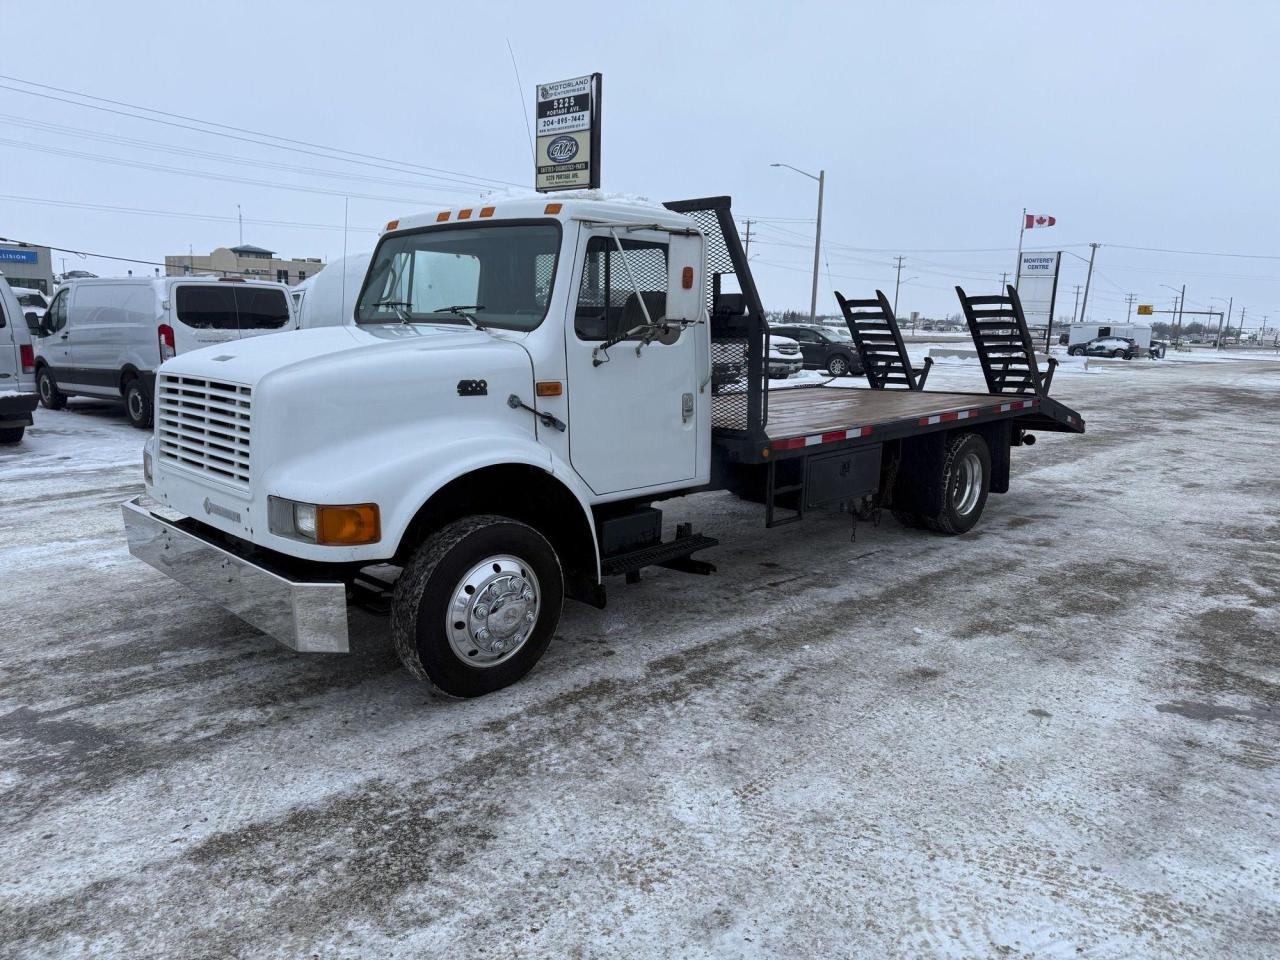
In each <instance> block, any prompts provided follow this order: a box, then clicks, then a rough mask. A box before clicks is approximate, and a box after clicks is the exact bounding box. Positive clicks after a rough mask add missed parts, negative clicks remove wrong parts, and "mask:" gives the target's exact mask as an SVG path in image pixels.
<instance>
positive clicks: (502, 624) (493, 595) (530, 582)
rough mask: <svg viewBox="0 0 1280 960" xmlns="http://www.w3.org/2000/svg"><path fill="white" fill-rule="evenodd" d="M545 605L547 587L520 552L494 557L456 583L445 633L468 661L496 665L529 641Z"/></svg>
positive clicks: (461, 656)
mask: <svg viewBox="0 0 1280 960" xmlns="http://www.w3.org/2000/svg"><path fill="white" fill-rule="evenodd" d="M541 609H542V591H541V588H540V587H539V584H538V577H537V575H536V574H535V573H534V572H533V568H532V567H530V566H529V564H527V563H526V562H525V561H523V560H521V559H520V558H519V557H513V556H510V555H506V554H504V555H501V556H495V557H489V558H487V559H485V560H482V561H480V562H479V563H477V564H476V565H475V566H474V567H472V568H471V569H470V570H468V571H467V572H466V574H464V575H463V577H462V579H461V580H459V581H458V584H457V586H456V587H454V589H453V595H452V598H451V599H450V601H449V609H448V610H447V611H446V613H445V634H446V635H447V636H448V638H449V646H450V647H451V648H452V649H453V653H454V656H456V657H457V658H458V659H459V660H461V661H462V662H463V663H465V664H467V665H469V666H472V667H479V668H482V669H483V668H487V667H496V666H497V665H498V664H500V663H504V662H505V661H507V660H509V659H511V658H512V657H513V656H515V655H516V654H517V653H518V652H519V651H520V649H521V648H522V647H523V646H524V645H525V644H526V643H527V642H528V640H529V637H531V636H532V635H533V631H534V628H535V627H536V626H537V625H538V616H539V614H540V612H541Z"/></svg>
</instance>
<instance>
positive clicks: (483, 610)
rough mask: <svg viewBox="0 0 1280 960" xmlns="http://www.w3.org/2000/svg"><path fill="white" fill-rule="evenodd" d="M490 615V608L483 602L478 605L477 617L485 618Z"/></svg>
mask: <svg viewBox="0 0 1280 960" xmlns="http://www.w3.org/2000/svg"><path fill="white" fill-rule="evenodd" d="M488 615H489V608H488V607H486V606H485V605H484V604H483V603H482V604H480V606H478V607H476V617H478V618H479V619H481V620H483V619H484V618H485V617H487V616H488Z"/></svg>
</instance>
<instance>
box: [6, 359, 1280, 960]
mask: <svg viewBox="0 0 1280 960" xmlns="http://www.w3.org/2000/svg"><path fill="white" fill-rule="evenodd" d="M929 386H930V387H931V388H934V387H936V388H939V389H943V388H953V389H954V388H968V389H977V388H978V383H977V374H976V367H964V366H962V365H954V366H943V365H940V366H939V367H938V368H937V369H936V370H935V371H934V372H933V374H932V375H931V379H930V383H929ZM1054 394H1055V395H1057V396H1059V397H1060V398H1061V399H1063V400H1064V401H1065V402H1067V403H1069V404H1070V405H1072V406H1073V407H1075V408H1076V409H1078V410H1079V411H1080V412H1081V413H1082V414H1083V415H1084V417H1085V418H1086V420H1087V421H1088V425H1089V432H1088V434H1087V435H1085V436H1084V437H1058V436H1042V437H1041V438H1040V442H1039V443H1038V444H1037V445H1036V446H1034V447H1029V448H1021V449H1018V450H1015V451H1014V456H1015V467H1014V469H1015V478H1014V485H1013V489H1012V490H1011V491H1010V493H1008V494H1007V495H1004V496H1000V497H994V498H993V499H992V500H991V502H990V503H989V504H988V507H987V513H986V515H985V517H984V519H983V521H982V523H981V524H980V525H979V527H978V529H977V530H976V531H974V532H973V533H971V534H969V535H966V536H964V537H960V538H956V539H940V538H937V537H934V536H932V535H927V534H923V533H920V532H913V531H907V530H904V529H901V528H899V527H898V526H897V525H896V524H895V523H894V522H893V521H892V520H889V519H888V518H886V519H885V520H884V522H883V523H882V524H881V525H879V526H878V527H877V526H872V525H870V524H860V525H859V526H858V529H857V536H856V540H853V541H852V542H851V539H850V523H849V520H848V518H847V517H844V516H842V515H839V514H834V513H833V514H828V515H825V516H824V515H811V516H810V518H809V519H807V520H806V522H805V523H804V524H803V525H802V526H791V527H781V528H777V529H775V530H772V531H762V530H761V529H759V528H760V526H761V517H760V508H759V507H756V506H753V505H750V504H745V503H740V502H738V501H735V500H733V499H731V498H729V497H728V496H727V495H723V494H704V495H699V496H696V497H693V498H689V499H688V500H687V501H684V502H680V501H677V502H673V503H671V504H669V505H667V507H666V509H667V519H668V521H669V522H674V521H675V520H677V519H690V520H693V521H694V522H695V524H696V525H697V526H698V527H700V528H701V529H703V530H705V532H707V533H709V534H711V535H712V536H717V537H719V538H721V541H722V546H721V547H720V548H718V549H717V550H715V551H712V552H710V553H708V554H707V555H706V558H707V559H710V560H713V561H715V562H716V563H717V564H718V565H719V568H720V569H719V573H718V574H716V575H715V576H712V577H710V578H699V577H691V576H686V575H682V574H679V573H674V572H668V571H656V572H651V573H646V575H645V577H644V579H643V581H642V582H641V583H640V584H638V585H634V586H626V585H624V584H623V583H622V582H621V581H616V582H612V583H611V584H610V586H609V589H610V602H609V606H608V608H607V609H606V610H605V611H596V610H593V609H589V608H586V607H584V606H581V605H577V604H569V605H568V606H566V609H565V616H564V618H563V620H562V622H561V626H560V630H559V633H558V636H557V638H556V640H555V642H554V643H553V644H552V647H551V649H550V651H549V653H548V654H547V656H546V657H545V658H544V659H543V661H542V662H541V663H540V665H539V666H538V667H537V668H536V669H535V670H534V672H533V673H532V674H531V675H530V676H529V677H528V678H527V679H526V680H524V681H523V682H521V683H519V684H517V685H516V686H515V687H513V688H510V689H508V690H504V691H501V692H499V693H497V694H494V695H491V696H489V697H486V698H482V699H480V700H475V701H468V702H458V701H449V700H444V699H440V698H437V697H435V696H433V695H431V694H430V693H429V692H428V691H427V690H426V688H424V687H423V686H422V685H420V684H419V683H418V682H416V681H414V680H412V679H411V678H410V677H409V676H408V674H406V673H405V672H404V671H402V670H401V669H400V667H399V664H398V662H397V660H396V656H395V653H394V651H393V649H392V647H391V644H390V641H389V639H388V638H387V637H386V636H385V634H384V631H383V625H382V623H381V622H380V621H379V620H377V619H375V618H373V617H362V618H360V620H359V623H358V632H357V636H356V637H355V639H354V641H353V647H354V650H355V652H354V653H352V654H350V655H346V656H328V657H326V656H320V655H312V656H298V655H294V654H291V653H290V652H288V651H287V650H284V649H283V648H280V647H278V646H276V645H275V644H274V643H273V642H271V641H270V640H268V639H266V638H265V637H263V636H262V635H261V634H258V633H257V632H256V631H255V630H253V629H252V628H249V627H247V626H245V625H244V624H242V623H241V622H240V621H238V620H236V619H235V618H233V617H232V616H230V615H229V614H226V613H224V612H222V611H221V610H219V609H218V608H216V607H213V606H210V605H207V604H204V603H202V602H199V601H197V600H196V599H195V598H194V597H192V596H191V595H189V594H187V593H186V592H185V591H183V590H182V589H181V588H179V587H178V586H177V585H175V584H174V583H173V582H171V581H169V580H167V579H166V578H164V577H163V576H161V575H160V574H158V573H156V572H155V571H153V570H152V569H150V568H149V567H147V566H145V565H143V564H141V563H139V562H137V561H135V560H134V559H133V558H132V557H130V556H129V554H128V552H127V551H126V549H125V546H124V538H123V533H122V529H121V520H120V511H119V507H118V504H119V502H120V501H121V500H123V499H124V498H125V497H126V496H128V495H130V494H131V493H132V492H134V491H136V490H138V489H140V480H141V477H140V474H141V464H140V458H141V447H142V441H143V436H142V434H141V433H139V432H138V431H136V430H134V429H132V428H130V427H129V426H128V425H127V424H126V422H125V420H124V417H123V413H122V412H121V411H120V410H119V409H118V408H115V407H112V406H110V405H106V404H94V403H76V404H74V405H73V408H72V409H70V410H68V411H64V412H60V413H51V412H49V411H46V410H40V411H38V412H37V414H36V426H35V427H34V429H32V430H30V431H29V433H28V439H27V441H26V442H25V443H23V444H22V445H21V446H19V447H16V448H3V452H0V524H2V529H3V531H4V546H3V550H2V551H0V598H2V599H3V618H2V619H0V747H2V749H3V753H2V754H0V756H2V758H3V759H2V763H0V829H2V834H0V836H3V845H2V849H3V854H2V855H0V898H2V899H0V955H2V956H5V957H22V958H35V957H59V958H61V957H73V956H81V955H89V954H92V955H94V956H99V957H122V958H140V957H311V956H318V957H326V958H328V957H375V956H376V957H390V956H405V957H410V956H412V957H441V956H454V957H464V956H490V957H615V956H655V957H676V956H678V957H765V956H767V957H787V958H801V957H822V958H826V957H868V958H880V957H933V956H945V957H988V956H1011V957H1037V958H1038V957H1073V958H1074V957H1088V958H1100V957H1117V958H1119V957H1125V958H1128V957H1178V958H1197V957H1204V958H1210V957H1212V958H1219V957H1233V958H1246V957H1274V956H1275V955H1276V951H1277V946H1276V945H1277V943H1280V853H1278V851H1280V820H1277V815H1278V814H1280V766H1277V764H1278V763H1280V744H1278V737H1277V734H1278V733H1280V722H1278V721H1280V646H1278V640H1280V614H1278V613H1277V610H1276V601H1277V591H1278V590H1280V549H1277V544H1278V542H1280V443H1278V441H1277V422H1278V420H1280V364H1277V363H1267V362H1234V363H1228V362H1218V363H1194V362H1184V363H1177V364H1171V363H1165V364H1158V363H1149V362H1145V361H1144V362H1138V361H1135V362H1133V363H1132V364H1127V365H1119V364H1113V365H1106V366H1104V367H1100V368H1098V369H1097V370H1093V371H1090V372H1089V373H1083V372H1077V373H1071V372H1068V371H1065V370H1064V372H1063V373H1062V375H1061V376H1060V377H1059V378H1058V381H1057V383H1055V387H1054Z"/></svg>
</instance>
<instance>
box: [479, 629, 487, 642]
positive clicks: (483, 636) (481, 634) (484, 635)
mask: <svg viewBox="0 0 1280 960" xmlns="http://www.w3.org/2000/svg"><path fill="white" fill-rule="evenodd" d="M476 639H477V640H480V641H484V640H488V639H489V631H488V630H486V629H485V628H484V627H481V628H480V629H479V630H478V631H477V632H476Z"/></svg>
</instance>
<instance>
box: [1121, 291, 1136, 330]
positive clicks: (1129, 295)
mask: <svg viewBox="0 0 1280 960" xmlns="http://www.w3.org/2000/svg"><path fill="white" fill-rule="evenodd" d="M1137 299H1138V295H1137V294H1136V293H1126V294H1125V295H1124V302H1125V303H1126V304H1127V305H1128V307H1129V310H1128V312H1127V313H1126V314H1125V315H1124V322H1125V323H1128V322H1129V321H1130V320H1132V319H1133V301H1135V300H1137Z"/></svg>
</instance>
